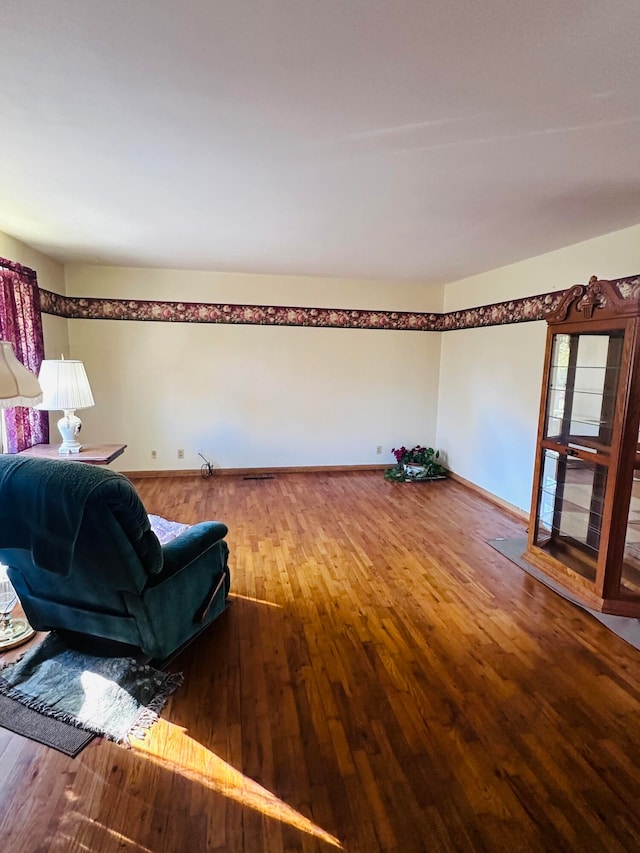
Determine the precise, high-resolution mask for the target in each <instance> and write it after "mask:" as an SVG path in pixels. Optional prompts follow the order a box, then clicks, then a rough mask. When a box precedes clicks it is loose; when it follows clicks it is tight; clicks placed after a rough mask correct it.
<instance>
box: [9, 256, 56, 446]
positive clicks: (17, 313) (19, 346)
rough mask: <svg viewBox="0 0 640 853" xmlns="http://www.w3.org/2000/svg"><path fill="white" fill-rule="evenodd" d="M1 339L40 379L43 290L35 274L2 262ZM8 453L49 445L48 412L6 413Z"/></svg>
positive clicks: (18, 410) (26, 410)
mask: <svg viewBox="0 0 640 853" xmlns="http://www.w3.org/2000/svg"><path fill="white" fill-rule="evenodd" d="M0 339H1V340H3V341H11V343H12V344H13V349H14V350H15V353H16V356H17V357H18V359H19V360H20V361H21V362H22V363H23V364H24V366H25V367H28V368H29V370H31V371H32V372H33V373H35V374H36V376H37V375H38V371H39V370H40V363H41V362H42V359H43V358H44V337H43V334H42V314H41V312H40V290H39V288H38V280H37V278H36V274H35V272H34V270H31V269H29V268H28V267H23V266H21V265H20V264H16V263H13V261H6V260H4V259H3V258H0ZM5 422H6V425H7V438H8V443H9V448H8V449H9V453H18V452H19V451H20V450H24V449H25V448H27V447H32V446H33V445H34V444H40V443H45V444H46V443H47V442H48V441H49V418H48V414H47V412H39V411H37V410H36V409H29V408H26V407H23V406H19V407H17V408H15V409H5Z"/></svg>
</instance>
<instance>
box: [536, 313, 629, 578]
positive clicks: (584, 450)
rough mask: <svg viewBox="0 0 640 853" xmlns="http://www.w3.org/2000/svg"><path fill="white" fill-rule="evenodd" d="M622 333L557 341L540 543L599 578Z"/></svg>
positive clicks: (564, 335)
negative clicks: (597, 571)
mask: <svg viewBox="0 0 640 853" xmlns="http://www.w3.org/2000/svg"><path fill="white" fill-rule="evenodd" d="M623 343H624V331H623V330H622V329H620V330H613V331H611V330H609V331H607V332H603V333H597V332H596V333H589V334H582V333H580V334H569V333H560V334H555V335H553V338H552V344H551V366H550V371H549V382H548V386H547V399H546V409H545V413H544V421H543V437H542V443H541V448H540V452H541V454H542V458H541V463H540V464H541V469H540V477H539V483H538V495H537V512H536V527H535V536H534V542H535V544H536V545H537V546H538V547H540V548H542V549H544V550H545V551H547V552H548V553H549V554H551V555H552V556H554V557H557V558H559V559H561V560H562V561H563V563H564V564H565V565H566V566H567V567H568V568H570V569H572V570H573V571H575V572H577V573H578V574H580V575H581V576H582V577H584V578H586V579H587V580H589V581H594V580H595V577H596V565H597V562H598V556H599V550H600V540H601V535H602V529H603V507H604V498H605V493H606V488H607V476H608V470H609V461H610V448H611V442H612V437H613V428H614V421H615V416H616V400H617V396H618V383H619V378H620V368H621V363H622V352H623Z"/></svg>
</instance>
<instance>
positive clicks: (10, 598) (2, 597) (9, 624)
mask: <svg viewBox="0 0 640 853" xmlns="http://www.w3.org/2000/svg"><path fill="white" fill-rule="evenodd" d="M17 603H18V596H17V593H16V591H15V589H14V588H13V584H12V583H11V581H10V580H9V576H8V575H7V567H6V566H5V565H3V564H2V563H0V651H4V650H5V649H11V648H13V647H14V646H19V645H20V644H21V643H24V642H26V641H27V640H28V639H30V637H32V636H33V635H34V633H35V631H34V630H33V628H32V627H31V625H29V623H28V622H27V620H26V619H14V618H13V616H12V613H13V609H14V607H15V606H16V604H17Z"/></svg>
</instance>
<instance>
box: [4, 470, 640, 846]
mask: <svg viewBox="0 0 640 853" xmlns="http://www.w3.org/2000/svg"><path fill="white" fill-rule="evenodd" d="M136 485H137V488H138V490H139V492H140V494H141V496H142V498H143V501H144V503H145V505H146V507H147V509H148V511H149V512H153V513H157V514H161V515H164V516H166V517H169V518H172V519H175V520H178V521H184V522H195V521H199V520H203V519H210V518H213V519H216V518H217V519H220V520H223V521H225V522H226V523H227V524H228V525H229V535H228V542H229V545H230V549H231V560H230V563H231V571H232V593H233V605H232V606H231V607H230V608H229V609H228V610H227V612H226V613H225V614H223V615H222V616H221V617H220V618H219V619H218V620H217V621H216V623H214V625H213V626H212V627H211V628H210V629H209V631H208V632H207V633H206V634H204V635H203V636H201V637H200V638H199V639H198V640H197V641H196V642H195V643H194V644H193V645H192V646H191V647H190V648H189V649H187V650H186V651H185V652H184V653H183V654H182V655H181V656H180V657H179V658H178V659H177V660H176V661H175V663H174V664H173V665H172V668H173V669H175V670H181V671H182V672H184V674H185V677H186V678H185V683H184V685H183V687H181V688H180V689H179V690H178V691H177V692H176V693H175V694H174V696H173V697H172V698H171V700H170V702H169V704H168V705H167V707H166V709H165V711H164V713H163V717H162V719H161V720H160V721H159V722H158V723H157V724H156V726H154V728H153V729H152V730H151V732H150V734H149V735H148V737H147V739H146V740H144V741H135V742H134V747H133V748H132V749H130V750H127V749H124V748H122V747H119V746H116V745H114V744H111V743H108V742H106V741H101V740H96V741H94V742H93V743H92V744H91V745H90V746H89V747H88V748H87V749H85V750H84V751H83V752H82V753H81V755H80V756H79V757H78V758H76V759H69V758H66V757H64V756H62V755H60V754H59V753H57V752H55V751H53V750H49V749H47V748H45V747H42V746H39V745H37V744H35V743H32V742H30V741H27V740H25V739H23V738H20V737H18V736H16V735H12V734H11V733H9V732H7V731H5V730H0V767H1V768H2V776H3V779H2V782H1V783H0V797H1V799H0V804H1V808H0V818H1V820H0V839H1V841H0V843H1V844H2V849H3V850H4V851H10V853H18V851H25V852H26V851H29V853H33V851H49V850H55V851H65V853H66V851H116V850H136V851H137V850H140V851H153V853H164V852H165V851H171V853H172V851H187V850H189V851H248V853H259V852H260V851H266V852H267V853H280V851H304V852H305V853H308V851H330V850H344V851H349V853H376V851H397V853H413V851H416V853H418V851H425V852H426V851H429V853H432V851H433V853H439V851H449V850H454V851H490V852H491V853H493V851H509V852H510V853H511V851H567V850H583V851H603V853H605V851H606V853H611V851H631V850H634V851H635V850H638V849H640V809H639V808H638V801H639V795H640V713H639V699H640V667H639V666H638V663H639V661H640V652H638V651H637V650H635V649H634V648H632V647H631V646H629V645H627V644H626V643H625V642H624V641H622V640H621V639H619V638H618V637H616V636H615V635H614V634H612V633H611V632H610V631H608V630H607V629H606V628H605V627H603V626H602V625H601V624H600V623H599V622H597V621H596V620H595V619H593V618H592V617H590V616H589V615H588V614H586V613H584V612H583V611H582V610H580V609H578V608H577V607H574V606H572V605H571V604H569V603H568V602H566V601H565V600H564V599H562V598H561V597H559V596H558V595H556V594H555V593H553V592H551V591H550V590H548V589H547V588H546V587H544V586H543V585H541V584H539V583H538V582H537V581H535V580H533V579H532V578H531V577H530V576H528V575H527V574H526V573H524V572H522V570H521V569H519V568H518V567H517V566H515V565H514V564H512V563H511V562H510V561H509V560H507V559H506V558H504V557H503V556H501V555H500V554H499V553H497V552H496V551H495V550H494V549H492V548H491V547H490V546H489V545H488V544H487V543H486V540H487V539H491V538H497V537H514V536H524V532H525V530H524V524H523V523H522V522H520V521H518V520H517V519H515V518H514V517H511V516H509V515H507V514H506V513H505V512H503V511H502V510H501V509H499V508H497V507H496V506H494V505H493V504H491V503H489V502H487V501H485V500H484V499H483V498H482V497H480V496H478V495H477V494H474V493H473V492H471V491H469V490H468V489H466V488H465V487H464V486H462V485H460V484H459V483H455V482H453V481H442V482H437V483H432V484H424V483H422V484H406V485H403V484H391V483H387V482H385V481H384V479H383V478H382V476H381V474H380V473H379V472H367V473H360V472H359V473H343V474H339V473H332V474H321V473H314V474H302V473H299V474H284V475H278V476H277V477H275V478H273V479H264V480H255V479H253V480H244V479H243V478H242V477H240V476H238V477H235V476H234V477H218V478H212V479H210V480H202V479H200V478H193V479H191V478H184V477H180V478H174V479H166V478H163V479H144V480H139V481H138V482H137V483H136Z"/></svg>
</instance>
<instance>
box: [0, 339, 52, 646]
mask: <svg viewBox="0 0 640 853" xmlns="http://www.w3.org/2000/svg"><path fill="white" fill-rule="evenodd" d="M41 399H42V390H41V388H40V384H39V382H38V380H37V379H36V377H35V376H34V375H33V373H31V371H30V370H27V368H26V367H25V366H24V365H23V364H21V363H20V362H19V361H18V359H17V358H16V354H15V353H14V351H13V346H12V345H11V343H10V342H9V341H0V409H12V408H14V407H15V406H35V404H36V403H39V402H40V400H41ZM0 423H1V427H2V430H1V431H2V452H3V453H4V451H5V449H6V446H7V445H6V438H5V422H4V411H2V412H0ZM17 603H18V596H17V595H16V591H15V590H14V588H13V586H12V584H11V581H10V580H9V578H8V576H7V567H6V566H5V565H3V564H2V563H0V651H4V650H5V649H10V648H13V646H18V645H20V644H21V643H24V642H26V641H27V640H28V639H29V638H30V637H32V636H33V634H34V630H33V628H32V627H31V625H29V623H28V622H27V620H26V619H13V618H12V616H11V611H12V610H13V608H14V607H15V606H16V604H17Z"/></svg>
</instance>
